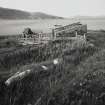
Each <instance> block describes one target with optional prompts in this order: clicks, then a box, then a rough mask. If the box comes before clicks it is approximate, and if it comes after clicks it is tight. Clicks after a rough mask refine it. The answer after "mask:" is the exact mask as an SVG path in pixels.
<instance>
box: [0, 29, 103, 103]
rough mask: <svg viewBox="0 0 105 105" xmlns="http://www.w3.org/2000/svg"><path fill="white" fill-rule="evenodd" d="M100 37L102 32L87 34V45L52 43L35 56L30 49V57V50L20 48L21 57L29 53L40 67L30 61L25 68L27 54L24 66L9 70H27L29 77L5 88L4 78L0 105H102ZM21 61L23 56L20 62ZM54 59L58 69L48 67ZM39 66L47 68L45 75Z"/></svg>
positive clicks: (0, 84) (0, 89) (55, 66)
mask: <svg viewBox="0 0 105 105" xmlns="http://www.w3.org/2000/svg"><path fill="white" fill-rule="evenodd" d="M104 35H105V33H104V31H103V30H101V31H89V33H88V40H89V42H88V43H86V42H84V41H81V40H78V41H76V42H70V43H68V42H67V43H65V42H62V43H60V42H54V43H49V44H48V45H46V46H44V47H42V48H41V49H40V50H38V53H37V52H36V50H35V48H34V49H33V50H34V51H33V54H32V53H31V51H32V48H33V47H32V48H30V50H28V52H27V48H26V49H25V48H24V50H22V51H21V53H22V52H24V53H23V54H25V55H26V54H29V53H31V55H33V56H35V59H36V56H37V57H39V58H40V60H39V62H42V63H35V61H34V60H32V62H30V63H28V64H27V62H28V61H30V56H29V55H30V54H29V55H27V56H26V58H27V57H28V56H29V58H27V60H26V59H25V61H26V62H25V63H23V62H24V59H23V60H22V61H19V62H21V63H22V65H21V66H22V67H19V68H17V67H16V66H15V67H16V68H14V69H13V68H11V69H12V70H15V69H16V71H18V70H20V71H21V70H23V71H24V70H27V69H31V70H32V73H31V74H30V75H27V76H26V77H25V78H23V79H21V80H18V81H16V82H14V83H12V84H11V85H10V86H9V87H7V86H6V85H5V84H4V81H5V80H6V79H7V78H4V80H2V79H1V80H2V81H1V82H0V93H1V94H2V96H3V97H0V100H3V101H0V104H1V105H27V104H31V105H104V103H105V100H104V99H105V89H104V87H105V83H104V81H105V71H104V70H105V66H104V63H105V46H104V45H105V42H104V38H105V36H104ZM101 41H102V42H103V43H101ZM91 43H93V44H94V45H93V44H91ZM39 52H40V53H39ZM13 53H14V52H13ZM35 53H36V55H35ZM37 54H39V55H37ZM13 55H14V54H13ZM20 55H21V54H20V52H19V56H20ZM43 55H44V56H43ZM22 57H23V55H22V56H21V57H20V58H22ZM43 57H44V58H43ZM56 57H59V59H61V62H60V63H59V64H58V65H54V64H52V63H51V64H50V62H52V60H53V59H54V58H56ZM6 58H7V57H6ZM17 58H19V57H17ZM32 58H33V57H32ZM39 58H38V59H39ZM15 59H16V58H15ZM43 61H44V62H43ZM9 62H10V61H9ZM26 64H27V65H26ZM41 65H46V66H48V71H44V70H43V69H42V68H41ZM50 65H51V67H50ZM19 66H20V64H19Z"/></svg>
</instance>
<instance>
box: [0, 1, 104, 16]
mask: <svg viewBox="0 0 105 105" xmlns="http://www.w3.org/2000/svg"><path fill="white" fill-rule="evenodd" d="M0 7H5V8H13V9H19V10H25V11H29V12H44V13H47V14H53V15H56V16H62V17H71V16H78V15H79V16H100V15H101V16H103V15H104V16H105V0H0Z"/></svg>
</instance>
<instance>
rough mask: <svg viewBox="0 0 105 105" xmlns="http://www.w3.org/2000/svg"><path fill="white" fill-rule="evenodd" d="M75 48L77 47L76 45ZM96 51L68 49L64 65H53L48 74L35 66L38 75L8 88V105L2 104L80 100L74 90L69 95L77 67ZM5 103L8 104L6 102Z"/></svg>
mask: <svg viewBox="0 0 105 105" xmlns="http://www.w3.org/2000/svg"><path fill="white" fill-rule="evenodd" d="M78 43H81V42H78ZM74 45H75V47H76V45H77V44H74ZM80 45H81V44H80ZM72 46H73V45H72ZM54 48H55V47H54ZM96 51H97V48H95V47H91V46H88V44H83V46H82V47H78V48H77V47H76V48H74V49H72V48H70V47H68V48H66V50H65V52H62V54H61V56H60V57H61V59H62V61H61V63H60V64H59V65H57V66H54V65H53V67H52V68H50V69H49V70H48V71H43V70H40V68H39V67H37V66H33V70H38V72H35V73H34V72H33V73H32V74H30V75H28V76H27V77H25V78H23V79H22V80H19V81H17V82H15V83H13V84H12V85H11V86H10V87H8V88H7V90H5V95H4V94H3V95H4V97H6V100H7V101H4V103H1V104H4V105H13V104H14V105H26V104H32V105H36V104H37V105H52V104H53V105H70V104H71V100H72V101H73V100H77V96H75V95H76V93H74V94H73V90H72V89H73V88H71V90H70V91H71V92H70V91H69V89H70V88H69V87H68V86H69V84H70V83H72V81H73V80H74V79H75V78H76V77H77V75H78V73H77V71H78V67H77V66H78V64H80V62H82V61H85V60H86V58H87V57H89V56H92V55H93V54H94V52H96ZM66 57H68V59H69V60H68V59H66ZM76 61H79V63H75V62H76ZM42 64H43V63H42ZM44 64H46V63H44ZM69 94H70V95H69ZM3 99H4V100H5V98H3ZM10 99H11V100H10ZM76 102H77V101H76Z"/></svg>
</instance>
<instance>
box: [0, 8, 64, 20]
mask: <svg viewBox="0 0 105 105" xmlns="http://www.w3.org/2000/svg"><path fill="white" fill-rule="evenodd" d="M0 19H63V18H62V17H58V16H53V15H48V14H45V13H41V12H35V13H31V12H26V11H21V10H15V9H9V8H2V7H0Z"/></svg>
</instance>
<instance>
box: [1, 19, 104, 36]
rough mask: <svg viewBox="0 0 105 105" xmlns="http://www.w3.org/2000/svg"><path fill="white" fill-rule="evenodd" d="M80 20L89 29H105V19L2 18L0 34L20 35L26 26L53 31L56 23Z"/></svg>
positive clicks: (69, 22) (65, 23) (36, 29)
mask: <svg viewBox="0 0 105 105" xmlns="http://www.w3.org/2000/svg"><path fill="white" fill-rule="evenodd" d="M78 21H80V22H82V23H83V24H87V25H88V29H91V30H100V29H103V30H105V19H102V20H101V19H85V20H83V19H82V20H76V19H63V20H62V19H56V20H51V19H50V20H47V19H46V20H0V35H18V34H21V33H22V32H23V30H24V28H26V27H30V28H32V30H34V31H43V32H51V29H52V28H54V25H55V24H57V25H59V24H61V25H67V24H71V23H74V22H78Z"/></svg>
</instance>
